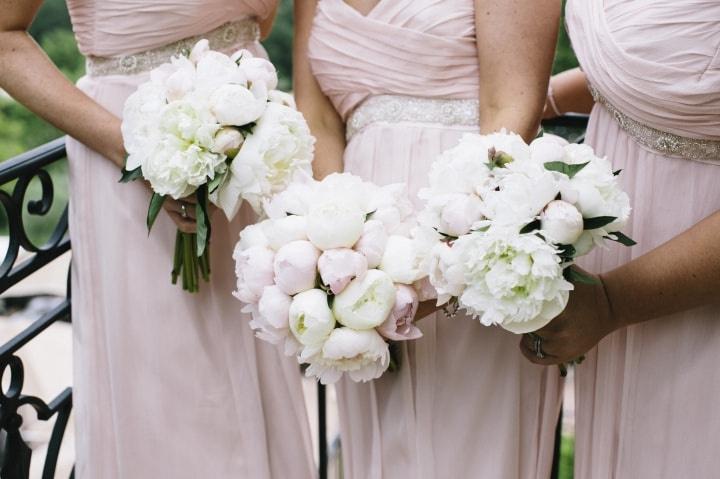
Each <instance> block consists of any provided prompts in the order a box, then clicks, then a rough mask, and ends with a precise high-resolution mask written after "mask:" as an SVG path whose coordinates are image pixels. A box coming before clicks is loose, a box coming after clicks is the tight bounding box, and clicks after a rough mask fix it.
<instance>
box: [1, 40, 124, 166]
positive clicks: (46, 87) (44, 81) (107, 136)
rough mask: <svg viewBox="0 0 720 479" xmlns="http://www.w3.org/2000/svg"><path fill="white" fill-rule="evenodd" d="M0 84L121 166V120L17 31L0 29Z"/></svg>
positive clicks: (19, 100) (16, 97) (53, 122)
mask: <svg viewBox="0 0 720 479" xmlns="http://www.w3.org/2000/svg"><path fill="white" fill-rule="evenodd" d="M0 65H2V67H1V68H0V87H2V88H3V89H4V90H6V91H7V92H8V93H9V94H10V95H11V96H12V97H13V98H15V99H16V100H17V101H18V102H20V103H22V104H23V105H25V106H26V107H27V108H29V109H30V110H32V111H33V112H34V113H36V114H37V115H39V116H41V117H42V118H44V119H45V120H47V121H48V122H50V123H52V124H53V125H55V126H56V127H57V128H59V129H61V130H63V131H65V132H66V133H68V134H69V135H71V136H73V137H75V138H76V139H78V140H79V141H81V142H82V143H84V144H86V145H88V146H89V147H90V148H92V149H94V150H96V151H98V152H99V153H101V154H102V155H104V156H106V157H107V158H109V159H110V160H112V161H113V162H114V163H116V164H118V165H122V164H123V161H124V150H123V148H122V145H123V143H122V134H121V132H120V120H119V119H118V118H117V117H115V116H114V115H112V114H111V113H109V112H108V111H107V110H105V109H104V108H102V107H101V106H100V105H99V104H97V103H96V102H95V101H93V100H92V99H91V98H89V97H88V96H87V95H85V94H84V93H83V92H81V91H80V90H79V89H78V88H76V87H75V86H74V85H73V84H72V83H71V82H70V81H69V80H67V79H66V78H65V77H64V76H63V75H62V73H60V71H59V70H58V69H57V68H56V67H55V66H54V65H53V64H52V62H51V61H50V59H49V58H48V57H47V56H46V55H45V53H44V52H43V51H42V50H41V49H40V47H39V46H38V45H37V44H36V43H35V42H34V41H33V40H32V38H30V36H29V35H28V34H27V33H26V32H24V31H21V30H11V31H2V32H0Z"/></svg>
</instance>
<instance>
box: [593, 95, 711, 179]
mask: <svg viewBox="0 0 720 479" xmlns="http://www.w3.org/2000/svg"><path fill="white" fill-rule="evenodd" d="M589 88H590V93H591V94H592V96H593V98H594V99H595V101H596V102H597V103H600V104H601V105H602V106H604V107H605V109H606V110H607V111H608V112H609V113H610V114H611V115H612V116H613V118H614V119H615V121H617V123H618V125H619V126H620V128H621V129H622V130H624V131H625V133H627V134H628V135H629V136H630V137H632V138H633V139H634V140H635V141H636V142H638V143H639V144H640V145H642V146H644V147H646V148H649V149H651V150H654V151H656V152H658V153H660V154H662V155H666V156H676V157H679V158H682V159H685V160H693V161H700V162H703V163H712V164H716V165H720V141H717V140H700V139H697V138H688V137H685V136H680V135H675V134H673V133H668V132H665V131H662V130H657V129H655V128H652V127H650V126H647V125H644V124H642V123H640V122H639V121H637V120H634V119H633V118H630V117H629V116H627V115H626V114H625V113H623V112H622V111H620V110H618V109H617V108H616V107H615V106H614V105H613V104H612V103H610V101H608V99H607V98H605V97H604V96H603V95H602V94H601V93H600V92H599V91H598V90H597V89H596V88H594V87H593V86H592V85H590V86H589Z"/></svg>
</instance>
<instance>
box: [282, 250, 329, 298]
mask: <svg viewBox="0 0 720 479" xmlns="http://www.w3.org/2000/svg"><path fill="white" fill-rule="evenodd" d="M319 256H320V252H319V251H318V250H317V249H316V248H315V247H314V246H313V245H312V243H310V242H309V241H292V242H290V243H288V244H286V245H285V246H283V247H282V248H280V249H279V250H278V252H277V253H276V254H275V262H274V265H273V266H274V271H275V284H277V285H278V287H279V288H280V289H281V290H282V291H283V292H284V293H285V294H289V295H291V296H292V295H294V294H298V293H301V292H303V291H307V290H309V289H312V288H314V287H315V278H316V277H317V261H318V257H319Z"/></svg>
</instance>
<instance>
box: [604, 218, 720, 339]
mask: <svg viewBox="0 0 720 479" xmlns="http://www.w3.org/2000/svg"><path fill="white" fill-rule="evenodd" d="M718 237H720V212H716V213H714V214H713V215H711V216H709V217H708V218H706V219H704V220H703V221H701V222H700V223H698V224H696V225H695V226H693V227H692V228H690V229H689V230H688V231H686V232H684V233H682V234H680V235H679V236H676V237H675V238H673V239H672V240H670V241H668V242H667V243H665V244H663V245H661V246H659V247H658V248H656V249H654V250H652V251H650V252H649V253H647V254H645V255H643V256H641V257H639V258H637V259H635V260H633V261H631V262H629V263H627V264H625V265H624V266H621V267H619V268H617V269H615V270H613V271H611V272H609V273H607V274H604V275H602V279H603V283H604V284H605V289H606V291H607V295H608V299H609V301H610V307H611V310H612V315H613V317H614V319H615V321H617V323H618V326H627V325H630V324H633V323H639V322H643V321H648V320H650V319H655V318H658V317H661V316H666V315H669V314H672V313H677V312H681V311H686V310H689V309H692V308H695V307H699V306H703V305H709V304H717V305H720V242H719V241H718Z"/></svg>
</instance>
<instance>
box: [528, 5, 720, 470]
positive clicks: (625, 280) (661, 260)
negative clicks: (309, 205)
mask: <svg viewBox="0 0 720 479" xmlns="http://www.w3.org/2000/svg"><path fill="white" fill-rule="evenodd" d="M567 23H568V28H569V32H570V36H571V39H572V42H573V46H574V48H575V51H576V53H577V56H578V59H579V60H580V64H581V66H582V69H583V71H584V74H585V76H586V80H587V83H588V84H589V85H590V90H591V91H592V92H593V95H594V97H595V100H596V105H595V107H594V109H593V111H592V115H591V118H590V125H589V127H588V133H587V143H588V144H590V145H591V146H593V147H594V148H595V149H596V151H597V152H598V153H599V154H601V155H607V157H608V158H609V159H611V160H612V161H613V162H614V165H613V166H614V168H617V169H622V170H623V171H622V174H621V175H620V177H619V178H620V181H621V182H622V183H623V186H624V188H625V189H626V191H628V192H629V194H630V196H631V201H632V205H633V213H632V218H631V225H630V227H629V228H628V233H629V234H630V235H631V236H632V237H633V238H634V239H635V240H636V241H637V242H638V244H637V246H635V247H633V248H624V247H613V248H611V249H610V250H607V251H602V250H600V251H597V252H596V253H595V254H593V255H592V256H591V257H589V258H587V259H586V260H585V261H584V262H583V266H584V267H586V268H588V269H589V270H590V271H592V272H595V273H601V278H602V280H603V282H604V286H605V291H604V293H605V294H602V295H601V296H600V297H601V300H599V301H598V300H597V299H594V298H593V299H587V297H586V301H585V302H577V303H576V304H575V305H573V299H572V298H571V300H570V303H571V304H570V306H571V307H570V310H571V311H572V314H569V315H567V317H561V318H559V320H560V321H558V324H557V325H555V326H554V327H555V330H552V328H551V329H550V330H548V332H547V334H546V335H544V333H542V332H540V334H541V336H542V337H543V338H544V340H545V341H548V347H547V348H546V349H545V352H546V353H547V354H550V355H556V356H557V357H558V358H559V359H560V360H562V359H563V358H568V357H572V356H575V357H577V355H579V354H582V353H584V352H585V350H586V349H588V348H589V347H592V346H594V345H595V344H597V343H598V341H599V340H600V339H601V338H603V336H604V335H605V334H608V333H610V334H608V335H607V336H606V337H604V339H602V340H601V341H600V342H599V344H597V347H596V348H594V349H592V350H591V351H590V352H589V353H588V354H587V359H586V361H585V362H584V363H582V364H581V365H580V366H579V367H578V368H577V374H576V401H577V403H576V415H577V417H576V444H575V452H576V459H575V477H580V478H583V479H610V478H617V479H626V478H627V479H631V478H632V479H634V478H653V479H676V478H711V477H719V475H720V472H719V471H720V455H718V451H717V449H718V444H719V443H720V412H719V411H718V404H719V403H720V370H719V369H718V363H719V362H720V303H719V300H720V295H718V290H719V288H720V243H719V242H718V235H719V234H720V2H718V1H717V0H692V1H686V2H678V1H674V0H635V1H632V2H631V1H627V0H570V2H568V9H567ZM558 94H559V95H560V97H561V98H562V96H563V92H557V91H556V95H558ZM561 103H562V102H561ZM580 297H582V296H580ZM604 304H607V306H604V307H603V305H604ZM598 306H600V307H598ZM649 320H651V321H649ZM556 321H557V320H556ZM556 321H553V323H551V325H550V326H551V327H553V325H554V323H555V322H556ZM613 331H614V332H613ZM558 333H560V334H563V335H564V336H563V338H564V340H563V342H562V344H565V345H567V346H568V347H569V346H570V344H574V345H575V347H574V349H564V350H563V349H555V348H554V347H553V346H552V341H553V339H554V336H553V335H554V334H558Z"/></svg>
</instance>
